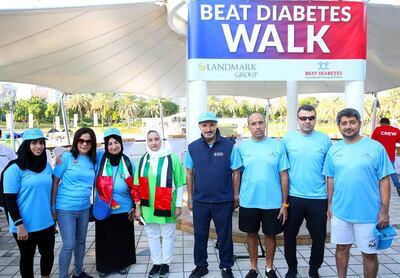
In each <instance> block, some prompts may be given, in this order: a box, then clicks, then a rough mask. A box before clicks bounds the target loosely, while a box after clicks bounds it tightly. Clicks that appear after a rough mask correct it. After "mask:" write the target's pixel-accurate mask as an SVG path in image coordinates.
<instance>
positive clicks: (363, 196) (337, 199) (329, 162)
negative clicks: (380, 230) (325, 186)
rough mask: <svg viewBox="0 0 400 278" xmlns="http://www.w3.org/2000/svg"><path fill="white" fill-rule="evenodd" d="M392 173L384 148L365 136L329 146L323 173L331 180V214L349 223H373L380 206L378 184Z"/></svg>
mask: <svg viewBox="0 0 400 278" xmlns="http://www.w3.org/2000/svg"><path fill="white" fill-rule="evenodd" d="M392 173H394V169H393V166H392V163H391V161H390V159H389V157H388V155H387V153H386V151H385V148H384V147H383V146H382V145H381V144H380V143H378V142H377V141H375V140H372V139H370V138H368V137H363V138H361V140H360V141H358V142H356V143H353V144H346V143H345V142H344V141H343V140H342V141H339V142H337V143H335V144H333V145H332V147H331V148H330V149H329V151H328V154H327V156H326V159H325V165H324V170H323V174H324V175H326V176H328V177H333V180H334V190H333V196H332V213H333V214H334V215H335V216H336V217H337V218H339V219H342V220H344V221H348V222H352V223H376V222H377V221H378V213H379V209H380V206H381V194H380V190H379V189H380V184H379V181H380V180H381V179H383V178H384V177H386V176H388V175H390V174H392Z"/></svg>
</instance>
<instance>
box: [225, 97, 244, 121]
mask: <svg viewBox="0 0 400 278" xmlns="http://www.w3.org/2000/svg"><path fill="white" fill-rule="evenodd" d="M222 107H223V109H224V114H225V116H227V117H233V118H236V115H237V114H238V113H239V110H240V104H239V103H238V101H237V100H236V98H235V97H226V98H224V99H222Z"/></svg>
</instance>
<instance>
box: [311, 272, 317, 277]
mask: <svg viewBox="0 0 400 278" xmlns="http://www.w3.org/2000/svg"><path fill="white" fill-rule="evenodd" d="M309 275H310V278H319V273H318V272H317V273H314V274H309Z"/></svg>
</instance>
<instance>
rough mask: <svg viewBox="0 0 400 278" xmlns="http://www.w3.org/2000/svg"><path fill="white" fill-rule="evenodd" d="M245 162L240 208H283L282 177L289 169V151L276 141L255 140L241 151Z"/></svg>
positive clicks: (240, 146) (247, 142)
mask: <svg viewBox="0 0 400 278" xmlns="http://www.w3.org/2000/svg"><path fill="white" fill-rule="evenodd" d="M238 151H239V155H240V157H241V159H242V162H243V167H244V170H243V175H242V183H241V185H240V206H242V207H246V208H260V209H277V208H280V207H281V206H282V190H281V182H280V175H279V173H280V172H282V171H284V170H287V169H289V161H288V159H287V157H286V152H285V147H284V146H283V144H282V143H281V142H279V141H277V140H275V139H271V138H265V139H264V140H262V141H256V140H253V139H251V138H249V139H247V140H245V141H243V142H242V143H241V144H240V145H239V147H238Z"/></svg>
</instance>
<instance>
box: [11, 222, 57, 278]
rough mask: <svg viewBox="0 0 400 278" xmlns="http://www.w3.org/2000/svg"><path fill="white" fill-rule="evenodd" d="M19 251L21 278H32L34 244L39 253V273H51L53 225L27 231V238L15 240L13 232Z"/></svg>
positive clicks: (15, 235)
mask: <svg viewBox="0 0 400 278" xmlns="http://www.w3.org/2000/svg"><path fill="white" fill-rule="evenodd" d="M13 236H14V238H15V240H16V241H17V245H18V248H19V252H20V254H21V257H20V260H19V270H20V273H21V276H22V278H33V277H34V275H33V258H34V256H35V252H36V246H37V247H38V248H39V253H40V273H41V275H42V276H48V275H50V273H51V269H52V268H53V262H54V226H50V227H49V228H47V229H44V230H40V231H37V232H32V233H28V236H29V237H28V240H17V234H13Z"/></svg>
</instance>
